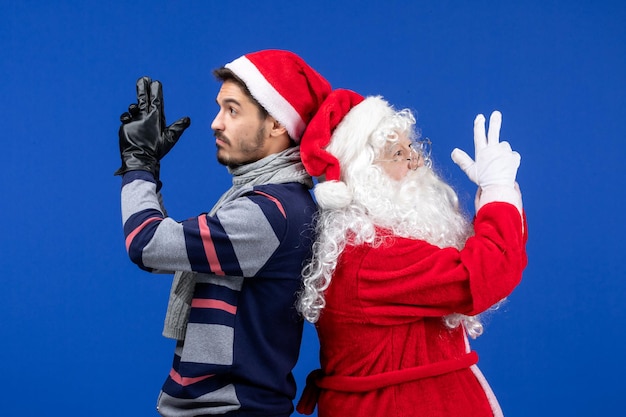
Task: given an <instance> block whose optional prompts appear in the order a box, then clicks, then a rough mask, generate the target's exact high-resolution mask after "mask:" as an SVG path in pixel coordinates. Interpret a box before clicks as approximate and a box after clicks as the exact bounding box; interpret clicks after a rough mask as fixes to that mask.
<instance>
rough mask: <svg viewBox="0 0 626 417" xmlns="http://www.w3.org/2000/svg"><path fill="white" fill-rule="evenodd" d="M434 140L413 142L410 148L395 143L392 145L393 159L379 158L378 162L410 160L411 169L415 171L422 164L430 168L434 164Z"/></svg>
mask: <svg viewBox="0 0 626 417" xmlns="http://www.w3.org/2000/svg"><path fill="white" fill-rule="evenodd" d="M431 145H432V142H431V141H430V139H428V138H424V140H420V141H417V142H413V143H411V145H410V146H409V148H408V150H407V148H404V147H402V146H400V144H395V145H393V146H392V147H391V149H390V153H391V155H393V156H392V158H391V159H377V160H376V162H406V161H409V169H410V170H412V171H415V170H416V169H417V168H418V167H419V166H420V165H424V166H426V167H428V168H430V167H431V166H432V160H431V159H430V153H431V151H432V146H431Z"/></svg>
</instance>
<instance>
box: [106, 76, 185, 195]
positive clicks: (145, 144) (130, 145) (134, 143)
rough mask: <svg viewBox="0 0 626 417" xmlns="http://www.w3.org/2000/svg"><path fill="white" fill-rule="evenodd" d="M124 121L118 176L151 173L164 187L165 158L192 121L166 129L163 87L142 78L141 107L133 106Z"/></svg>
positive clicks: (138, 103) (140, 90)
mask: <svg viewBox="0 0 626 417" xmlns="http://www.w3.org/2000/svg"><path fill="white" fill-rule="evenodd" d="M120 121H121V122H122V126H121V127H120V130H119V139H120V141H119V145H120V155H121V158H122V166H121V167H120V168H119V169H118V170H117V171H115V175H122V174H124V173H125V172H128V171H136V170H142V171H149V172H151V173H152V175H154V178H155V180H157V183H158V184H160V181H159V170H160V161H161V158H163V157H164V156H165V155H166V154H167V153H168V152H169V151H170V149H172V148H173V147H174V145H175V144H176V142H177V141H178V139H179V138H180V136H181V135H182V134H183V132H184V131H185V129H187V128H188V127H189V125H190V124H191V120H190V119H189V117H183V118H181V119H178V120H177V121H175V122H174V123H172V124H171V125H170V126H166V125H165V112H164V111H163V88H162V86H161V83H160V82H159V81H152V80H151V79H150V78H148V77H142V78H140V79H138V80H137V104H135V103H132V104H131V105H130V106H129V107H128V112H126V113H123V114H122V115H121V116H120ZM159 188H160V187H159Z"/></svg>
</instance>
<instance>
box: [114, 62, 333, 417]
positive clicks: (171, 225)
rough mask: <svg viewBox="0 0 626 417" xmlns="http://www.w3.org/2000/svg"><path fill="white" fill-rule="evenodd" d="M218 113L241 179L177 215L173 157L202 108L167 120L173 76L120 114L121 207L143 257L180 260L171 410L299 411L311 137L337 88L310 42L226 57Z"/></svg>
mask: <svg viewBox="0 0 626 417" xmlns="http://www.w3.org/2000/svg"><path fill="white" fill-rule="evenodd" d="M215 75H216V76H217V78H218V79H219V80H221V81H222V86H221V89H220V91H219V93H218V95H217V104H218V106H219V112H218V114H217V116H216V117H215V119H214V120H213V123H212V126H211V127H212V129H213V130H214V134H215V139H216V140H215V145H216V147H217V159H218V161H219V162H220V163H221V164H223V165H226V166H227V167H228V170H229V171H230V173H231V174H232V175H233V186H232V187H231V188H230V189H229V190H228V191H227V192H226V193H225V194H224V195H222V197H221V198H220V199H219V201H218V202H217V203H216V204H215V206H214V207H213V208H212V209H211V210H210V211H209V212H208V213H203V214H200V215H199V216H197V217H196V218H193V219H190V220H186V221H182V222H176V221H174V220H173V219H171V218H169V217H167V216H166V214H165V211H164V209H163V208H162V207H161V204H160V198H159V197H160V196H159V195H158V189H159V188H160V181H159V170H160V160H161V158H163V156H165V154H167V152H168V151H169V150H170V149H171V148H172V147H173V146H174V144H175V143H176V141H177V140H178V139H179V138H180V136H181V134H182V133H183V131H184V130H185V129H186V128H187V126H189V123H190V121H189V119H188V118H182V119H180V120H178V121H177V122H175V123H173V124H172V125H170V126H166V124H165V116H164V114H163V95H162V87H161V84H160V83H159V82H158V81H152V80H150V79H149V78H147V77H144V78H141V79H139V80H138V82H137V103H136V104H135V103H133V104H131V105H130V107H129V111H128V112H127V113H124V114H123V115H122V117H121V120H122V126H121V128H120V131H119V137H120V151H121V158H122V167H121V168H120V169H119V170H118V171H117V172H116V174H119V175H123V181H122V217H123V223H124V233H125V236H126V247H127V250H128V254H129V256H130V258H131V259H132V260H133V262H135V263H136V264H137V265H139V266H140V267H141V268H143V269H146V270H148V271H156V270H158V271H178V272H176V275H175V279H174V284H173V286H172V291H171V295H170V302H169V306H168V313H167V317H166V322H165V329H164V335H165V336H167V337H172V338H175V339H177V340H178V343H177V346H176V351H175V355H174V361H173V367H172V370H171V371H170V374H169V377H168V378H167V379H166V381H165V383H164V385H163V389H162V392H161V394H160V396H159V401H158V411H159V413H160V414H161V415H163V416H167V417H182V416H203V415H215V414H219V415H236V416H252V415H254V416H288V415H290V414H291V412H292V411H293V405H292V400H293V398H294V397H295V392H296V387H295V382H294V378H293V376H292V374H291V371H292V369H293V367H294V365H295V363H296V360H297V357H298V353H299V349H300V341H301V335H302V320H299V319H298V314H297V312H296V311H295V308H294V305H295V301H296V293H297V291H298V289H299V288H300V284H301V276H300V272H301V268H302V264H303V262H304V261H305V259H306V258H307V257H308V255H309V253H310V245H311V240H312V239H311V230H310V229H311V223H312V217H313V216H314V214H315V212H316V207H315V204H314V202H313V199H312V198H311V196H310V193H309V189H310V188H311V187H312V181H311V178H310V176H309V175H308V174H307V173H306V171H305V169H304V167H303V166H302V163H301V161H300V153H299V147H298V146H297V145H298V144H299V141H300V138H301V136H302V133H303V131H304V128H305V127H306V124H307V123H308V122H309V120H310V119H311V117H312V116H313V114H315V112H316V111H317V108H318V107H319V105H320V104H321V102H322V101H323V100H324V98H325V97H326V96H327V95H328V94H329V92H330V85H329V84H328V82H327V81H326V80H325V79H324V78H323V77H322V76H320V75H319V74H318V73H317V72H315V71H314V70H313V69H312V68H310V67H309V66H308V65H307V64H306V63H305V62H304V61H303V60H302V59H301V58H300V57H298V56H297V55H295V54H293V53H290V52H287V51H278V50H266V51H260V52H256V53H251V54H247V55H245V56H242V57H240V58H238V59H236V60H234V61H233V62H231V63H229V64H227V65H225V67H223V68H221V69H219V70H216V72H215Z"/></svg>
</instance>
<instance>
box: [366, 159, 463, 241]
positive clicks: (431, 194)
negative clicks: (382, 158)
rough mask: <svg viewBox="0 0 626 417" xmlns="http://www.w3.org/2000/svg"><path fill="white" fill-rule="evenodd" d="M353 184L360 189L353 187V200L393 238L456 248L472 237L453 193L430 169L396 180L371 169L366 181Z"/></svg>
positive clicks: (375, 169)
mask: <svg viewBox="0 0 626 417" xmlns="http://www.w3.org/2000/svg"><path fill="white" fill-rule="evenodd" d="M357 183H359V184H363V186H358V187H355V189H354V197H355V200H356V201H357V202H358V203H360V204H361V205H362V206H363V207H365V208H366V211H367V216H368V217H369V218H370V219H371V220H372V222H373V223H374V224H375V225H376V226H379V227H382V228H385V229H388V230H390V231H391V232H392V233H393V234H394V235H397V236H401V237H407V238H412V239H420V240H424V241H426V242H428V243H430V244H432V245H435V246H438V247H442V248H443V247H456V248H457V249H460V248H462V247H463V245H464V244H465V241H466V240H467V239H468V238H469V237H470V236H471V235H472V234H473V228H472V225H471V222H470V221H469V219H468V217H467V216H466V215H465V214H464V213H462V212H461V211H460V209H459V201H458V197H457V195H456V193H455V192H454V190H453V189H452V187H450V186H449V185H448V184H446V183H445V182H444V181H443V180H442V179H440V178H439V177H438V176H437V175H436V173H435V172H434V171H433V170H432V169H431V168H428V167H425V166H422V167H419V168H418V169H417V170H415V171H409V172H408V173H407V175H406V176H405V177H404V178H403V179H402V180H400V181H396V180H393V179H391V178H389V177H388V176H387V175H385V174H384V173H383V172H382V171H381V170H380V169H378V168H377V167H374V169H372V170H370V172H369V174H368V178H367V181H366V182H363V181H357Z"/></svg>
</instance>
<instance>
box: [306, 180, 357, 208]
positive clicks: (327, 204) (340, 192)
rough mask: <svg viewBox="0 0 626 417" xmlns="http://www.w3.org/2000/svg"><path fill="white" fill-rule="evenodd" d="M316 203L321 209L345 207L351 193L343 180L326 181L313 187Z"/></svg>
mask: <svg viewBox="0 0 626 417" xmlns="http://www.w3.org/2000/svg"><path fill="white" fill-rule="evenodd" d="M313 194H315V199H316V200H317V204H319V206H320V207H321V208H323V209H329V210H335V209H342V208H345V207H347V206H348V205H349V204H350V202H351V201H352V193H351V192H350V190H348V186H347V185H346V183H345V182H341V181H326V182H322V183H319V184H317V185H316V186H315V188H314V189H313Z"/></svg>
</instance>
